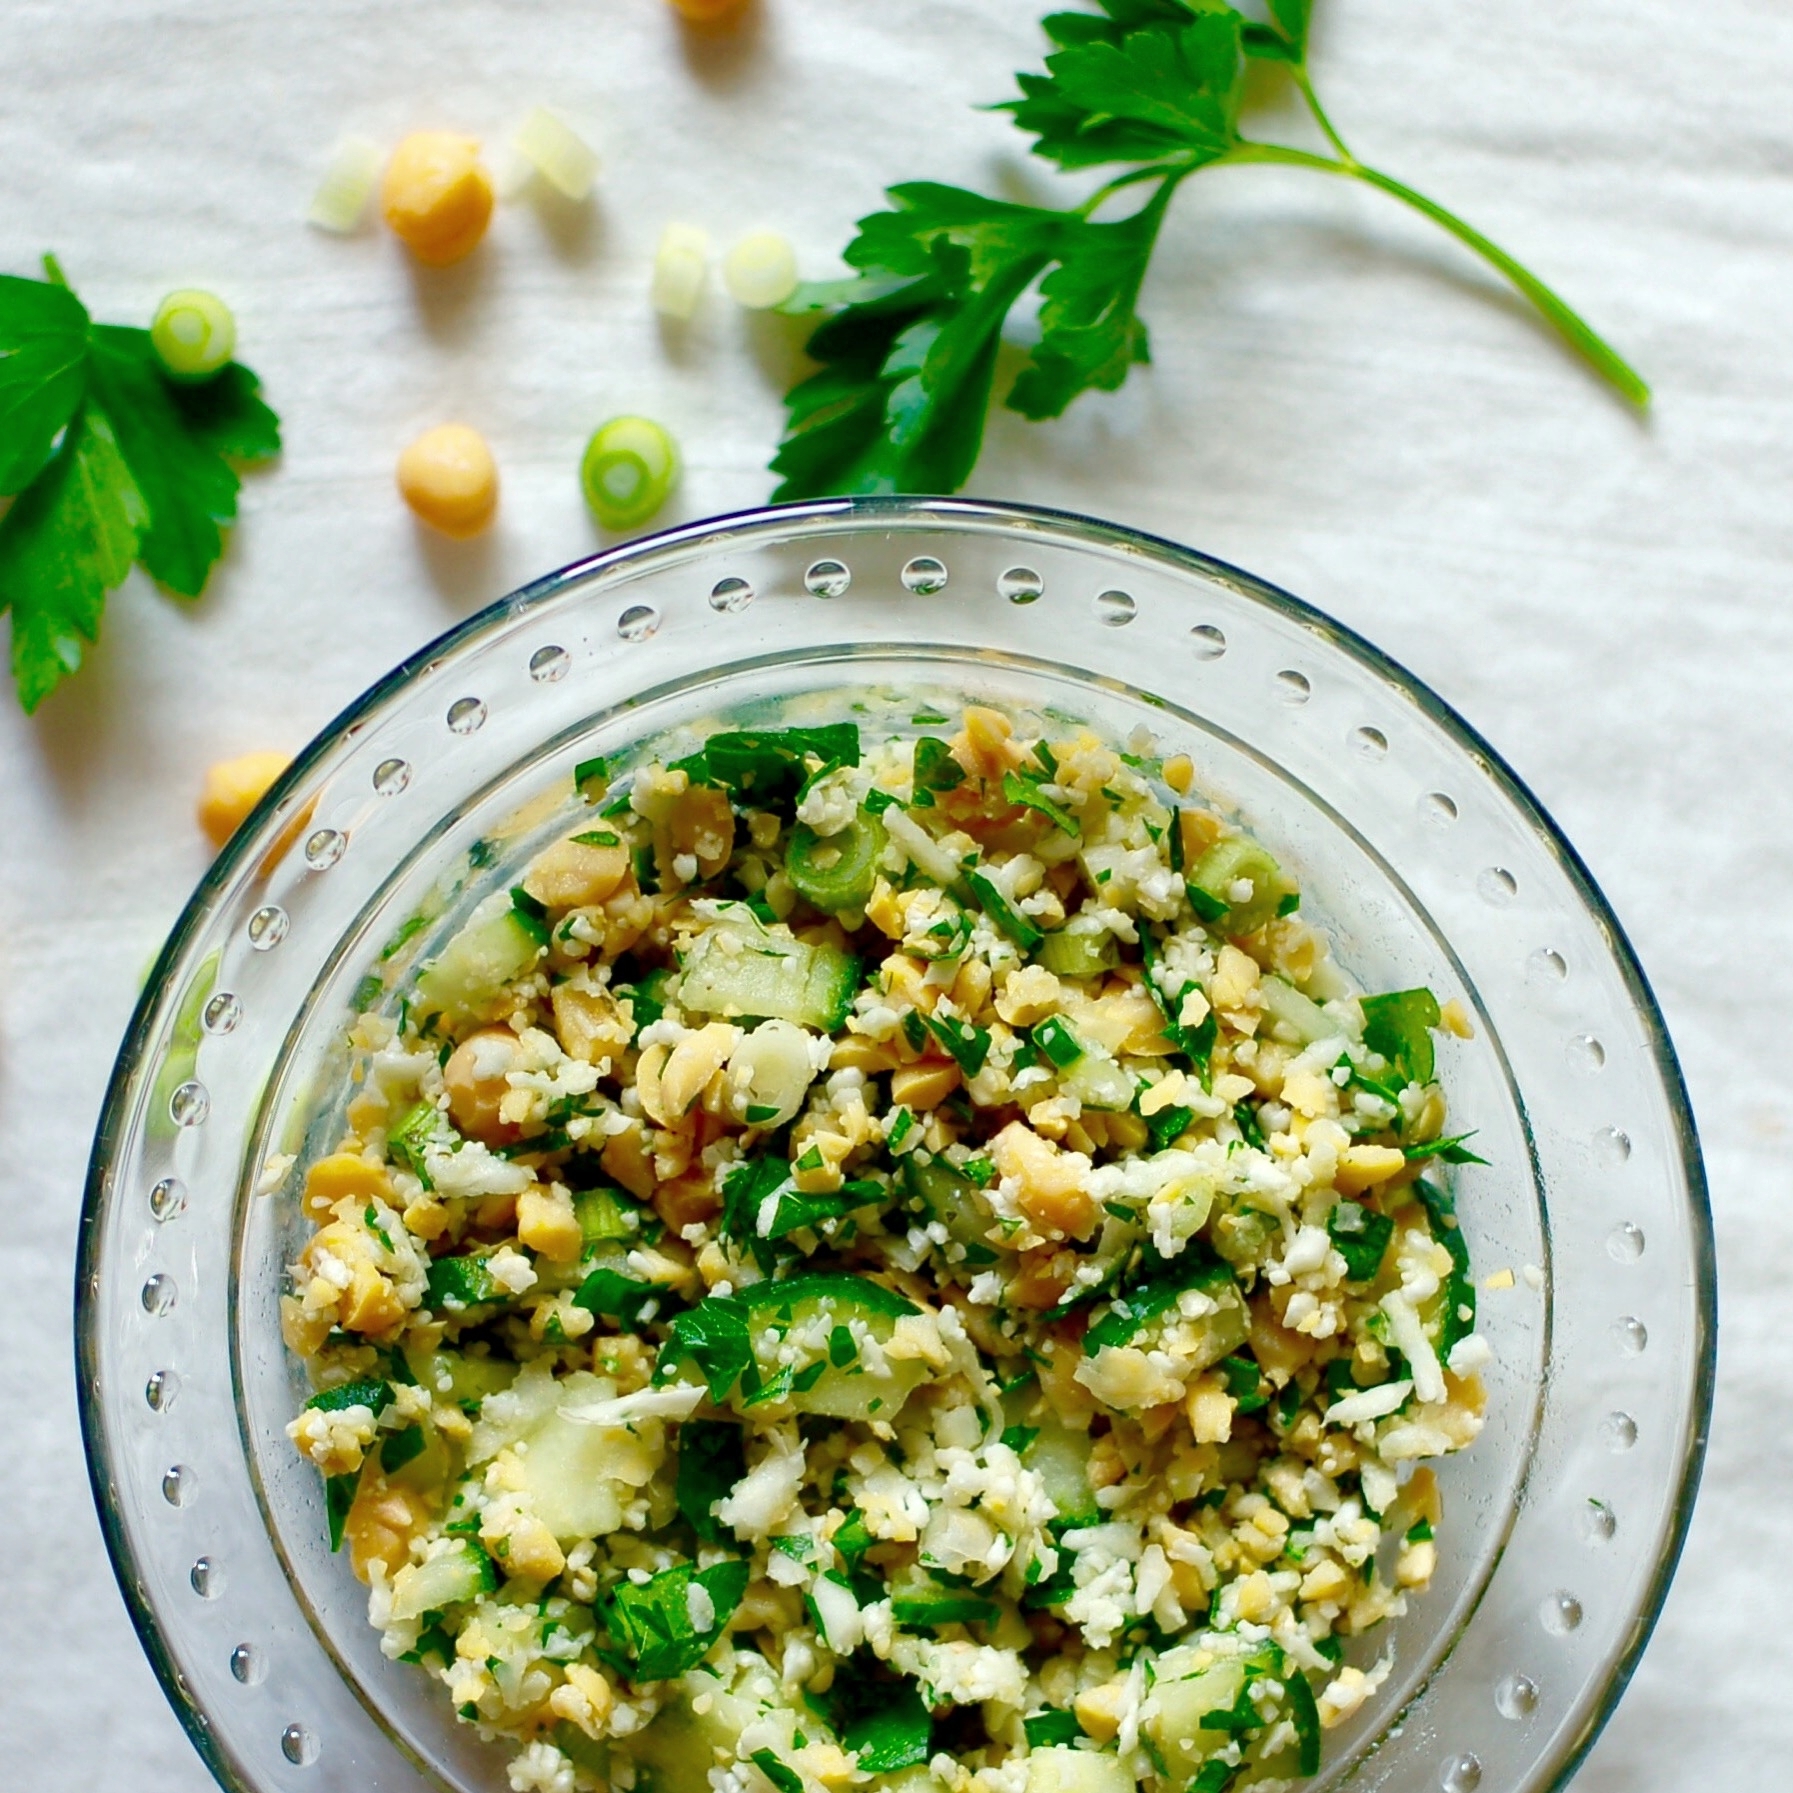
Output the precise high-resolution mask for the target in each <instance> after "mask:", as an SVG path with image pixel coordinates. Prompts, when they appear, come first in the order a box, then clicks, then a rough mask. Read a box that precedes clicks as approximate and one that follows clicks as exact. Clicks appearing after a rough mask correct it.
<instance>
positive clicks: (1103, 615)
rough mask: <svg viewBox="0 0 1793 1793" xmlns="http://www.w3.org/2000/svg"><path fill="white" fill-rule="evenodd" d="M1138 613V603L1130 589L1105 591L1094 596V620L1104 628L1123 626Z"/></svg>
mask: <svg viewBox="0 0 1793 1793" xmlns="http://www.w3.org/2000/svg"><path fill="white" fill-rule="evenodd" d="M1138 614H1139V604H1138V602H1137V601H1136V600H1135V598H1134V596H1133V594H1132V592H1130V591H1105V592H1102V593H1099V594H1098V596H1097V598H1096V621H1097V622H1099V623H1101V624H1102V625H1103V627H1104V628H1109V629H1119V628H1124V627H1125V626H1126V625H1127V624H1128V623H1130V622H1132V620H1133V619H1134V617H1136V616H1137V615H1138Z"/></svg>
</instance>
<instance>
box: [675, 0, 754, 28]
mask: <svg viewBox="0 0 1793 1793" xmlns="http://www.w3.org/2000/svg"><path fill="white" fill-rule="evenodd" d="M746 4H747V0H672V5H673V7H674V8H675V9H676V10H677V11H678V12H679V13H680V14H681V15H682V16H683V17H685V18H687V19H689V20H690V21H691V23H692V24H693V25H714V24H715V23H716V22H717V21H718V20H719V19H726V18H727V17H728V16H729V14H730V13H737V12H740V11H741V10H742V8H743V7H744V6H745V5H746Z"/></svg>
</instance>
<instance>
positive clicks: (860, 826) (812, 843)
mask: <svg viewBox="0 0 1793 1793" xmlns="http://www.w3.org/2000/svg"><path fill="white" fill-rule="evenodd" d="M885 839H886V836H885V833H884V824H883V823H882V822H880V821H879V820H878V818H877V817H876V816H875V815H873V814H872V813H871V812H870V811H869V810H866V809H861V810H860V811H859V812H858V814H857V815H855V816H854V818H853V820H852V821H851V822H850V823H848V825H847V826H846V827H845V828H843V829H842V830H841V831H840V833H838V834H829V835H821V834H817V833H816V831H815V830H814V829H813V828H811V827H809V826H808V825H807V824H806V823H801V822H800V823H798V825H797V826H796V828H794V829H793V830H792V831H791V844H790V848H789V850H788V851H787V852H786V854H785V862H784V869H785V873H786V875H787V876H788V877H789V878H790V880H791V885H792V887H793V888H794V889H795V890H796V892H797V894H798V896H800V897H802V899H803V900H804V901H805V902H806V903H808V904H810V905H811V906H812V907H814V908H817V909H821V910H824V911H825V912H826V913H828V914H829V915H833V914H836V913H838V912H839V911H840V910H842V909H863V908H864V907H865V905H866V903H867V902H868V901H870V899H871V894H872V885H873V883H874V882H875V880H876V879H877V876H878V859H879V856H880V855H881V854H882V853H883V851H884V842H885Z"/></svg>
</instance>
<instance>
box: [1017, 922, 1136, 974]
mask: <svg viewBox="0 0 1793 1793" xmlns="http://www.w3.org/2000/svg"><path fill="white" fill-rule="evenodd" d="M1033 956H1034V963H1035V964H1037V965H1043V966H1044V967H1045V968H1046V970H1048V971H1050V972H1051V973H1052V974H1053V975H1054V976H1055V977H1099V976H1100V975H1101V974H1102V973H1103V972H1104V971H1112V970H1113V969H1114V967H1115V966H1116V965H1118V964H1120V962H1121V949H1120V943H1119V942H1118V941H1117V940H1116V939H1115V937H1114V936H1113V935H1112V934H1110V933H1109V932H1108V931H1107V930H1106V929H1104V928H1092V927H1079V926H1078V924H1077V921H1076V920H1073V921H1072V922H1071V923H1070V925H1069V926H1067V927H1062V928H1060V929H1059V930H1058V931H1057V932H1056V933H1053V934H1048V935H1046V937H1045V938H1044V939H1043V940H1041V942H1040V944H1039V945H1038V947H1036V948H1035V950H1034V955H1033Z"/></svg>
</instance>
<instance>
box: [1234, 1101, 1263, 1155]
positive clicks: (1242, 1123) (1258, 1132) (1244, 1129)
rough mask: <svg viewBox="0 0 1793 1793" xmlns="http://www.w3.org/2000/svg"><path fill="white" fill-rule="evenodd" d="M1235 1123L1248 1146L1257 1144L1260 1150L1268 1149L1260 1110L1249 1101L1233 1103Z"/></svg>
mask: <svg viewBox="0 0 1793 1793" xmlns="http://www.w3.org/2000/svg"><path fill="white" fill-rule="evenodd" d="M1233 1123H1234V1125H1235V1126H1237V1127H1238V1129H1239V1137H1240V1138H1241V1139H1242V1140H1244V1141H1245V1143H1246V1144H1247V1145H1248V1146H1256V1147H1257V1149H1258V1150H1259V1151H1260V1152H1262V1151H1265V1150H1267V1149H1268V1146H1267V1142H1266V1141H1265V1138H1264V1128H1263V1123H1262V1122H1260V1121H1259V1119H1258V1111H1257V1110H1256V1109H1255V1108H1253V1107H1252V1105H1251V1104H1250V1103H1249V1102H1235V1103H1234V1104H1233Z"/></svg>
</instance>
